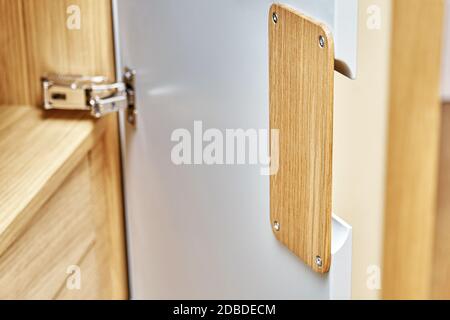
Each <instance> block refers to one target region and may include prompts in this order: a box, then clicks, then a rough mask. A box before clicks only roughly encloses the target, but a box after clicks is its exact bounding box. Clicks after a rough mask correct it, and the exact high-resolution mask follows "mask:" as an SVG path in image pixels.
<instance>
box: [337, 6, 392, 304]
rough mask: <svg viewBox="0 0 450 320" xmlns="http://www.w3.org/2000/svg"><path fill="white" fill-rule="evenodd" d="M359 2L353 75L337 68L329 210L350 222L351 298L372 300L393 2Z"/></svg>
mask: <svg viewBox="0 0 450 320" xmlns="http://www.w3.org/2000/svg"><path fill="white" fill-rule="evenodd" d="M359 6H360V7H359V18H360V20H359V52H358V54H359V56H358V75H357V80H356V81H351V80H349V79H347V78H344V77H343V76H341V75H339V74H337V73H336V88H335V140H334V178H333V185H334V187H333V188H334V189H333V201H334V204H333V207H334V208H333V210H334V213H335V214H337V215H338V216H340V217H342V218H343V219H345V220H346V221H347V222H349V223H350V224H351V225H352V226H353V285H352V288H353V298H356V299H362V298H364V299H376V298H378V297H379V295H380V290H373V289H370V288H369V287H368V286H367V282H368V280H369V281H370V280H374V278H371V277H370V276H369V275H368V274H367V271H368V268H370V267H371V266H375V269H371V270H370V271H372V273H371V274H370V275H372V276H376V274H374V273H373V270H376V268H381V263H382V245H383V217H384V193H385V155H386V136H387V132H386V130H387V110H388V87H389V56H390V54H389V49H390V29H391V28H390V24H391V23H390V15H391V6H390V0H360V3H359ZM371 6H375V7H372V9H375V11H376V10H377V8H379V9H380V19H381V20H380V29H370V28H369V27H368V25H369V26H371V27H376V22H377V21H376V20H377V19H376V18H377V17H376V13H375V15H374V13H373V12H374V11H371V12H372V13H371V14H368V13H367V10H368V9H369V8H371ZM374 19H375V20H374ZM375 280H376V279H375ZM379 281H380V284H381V275H380V278H379Z"/></svg>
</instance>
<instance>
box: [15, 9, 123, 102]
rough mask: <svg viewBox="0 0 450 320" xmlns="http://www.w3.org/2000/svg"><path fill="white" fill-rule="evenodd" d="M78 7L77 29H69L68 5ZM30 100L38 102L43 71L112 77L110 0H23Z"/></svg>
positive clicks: (112, 49)
mask: <svg viewBox="0 0 450 320" xmlns="http://www.w3.org/2000/svg"><path fill="white" fill-rule="evenodd" d="M73 5H76V6H78V7H79V8H80V18H81V20H80V21H81V24H80V29H69V28H68V27H67V19H68V17H69V14H68V13H67V8H69V6H73ZM23 7H24V8H23V9H24V21H25V34H26V41H27V45H28V61H29V65H30V70H29V83H30V84H29V85H30V94H31V97H32V101H33V102H35V103H36V104H38V105H39V104H41V102H42V100H41V84H40V78H41V76H42V75H44V74H45V73H61V74H83V75H103V76H107V77H108V78H109V79H111V80H114V78H115V71H114V44H113V33H112V32H113V31H112V14H111V1H110V0H95V1H91V0H39V1H26V0H24V2H23Z"/></svg>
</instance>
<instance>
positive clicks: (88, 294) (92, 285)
mask: <svg viewBox="0 0 450 320" xmlns="http://www.w3.org/2000/svg"><path fill="white" fill-rule="evenodd" d="M97 256H98V247H97V244H96V243H94V244H93V245H92V246H91V247H90V248H89V249H88V250H87V251H86V252H85V254H84V256H83V257H82V258H81V259H80V261H79V263H78V264H77V265H78V266H79V268H80V269H79V270H80V274H81V283H80V289H79V290H78V289H75V290H74V289H69V288H67V286H65V285H63V286H61V288H60V290H59V291H58V293H57V294H56V295H55V300H100V299H101V300H104V299H108V297H109V295H108V294H109V292H107V290H108V288H109V287H106V288H105V287H104V282H105V281H104V280H103V278H105V273H104V272H102V270H101V267H100V266H99V259H98V258H97ZM66 276H67V275H66ZM68 277H69V276H67V278H66V279H65V282H66V281H67V280H69V278H68ZM69 281H70V280H69Z"/></svg>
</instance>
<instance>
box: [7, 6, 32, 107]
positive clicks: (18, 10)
mask: <svg viewBox="0 0 450 320" xmlns="http://www.w3.org/2000/svg"><path fill="white" fill-rule="evenodd" d="M22 10H23V6H22V0H0V16H1V18H0V30H1V32H0V48H1V50H0V104H1V103H4V104H28V103H30V95H29V88H28V80H27V79H28V68H27V67H28V63H27V57H26V42H25V31H24V28H23V26H24V21H23V16H22Z"/></svg>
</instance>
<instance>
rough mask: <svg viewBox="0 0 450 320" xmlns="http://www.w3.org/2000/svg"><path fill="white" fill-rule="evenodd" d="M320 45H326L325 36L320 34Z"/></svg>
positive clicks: (322, 46)
mask: <svg viewBox="0 0 450 320" xmlns="http://www.w3.org/2000/svg"><path fill="white" fill-rule="evenodd" d="M319 46H320V47H321V48H324V47H325V38H324V37H323V36H319Z"/></svg>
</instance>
